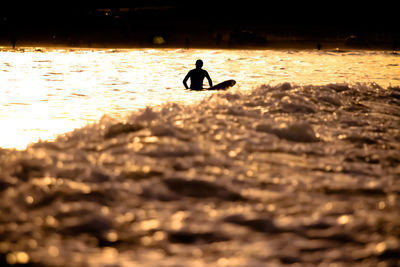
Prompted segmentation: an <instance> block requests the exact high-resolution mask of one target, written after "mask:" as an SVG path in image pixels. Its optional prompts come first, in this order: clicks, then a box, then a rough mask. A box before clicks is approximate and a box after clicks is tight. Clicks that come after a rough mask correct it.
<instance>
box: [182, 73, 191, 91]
mask: <svg viewBox="0 0 400 267" xmlns="http://www.w3.org/2000/svg"><path fill="white" fill-rule="evenodd" d="M189 77H190V71H189V72H188V74H186V76H185V79H183V85H184V86H185V88H186V89H189V86H188V85H187V83H186V82H187V80H188V79H189Z"/></svg>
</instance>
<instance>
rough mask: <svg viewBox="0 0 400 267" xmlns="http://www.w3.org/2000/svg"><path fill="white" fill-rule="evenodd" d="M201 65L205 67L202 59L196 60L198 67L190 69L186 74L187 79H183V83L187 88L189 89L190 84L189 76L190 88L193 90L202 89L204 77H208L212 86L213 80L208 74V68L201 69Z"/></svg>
mask: <svg viewBox="0 0 400 267" xmlns="http://www.w3.org/2000/svg"><path fill="white" fill-rule="evenodd" d="M201 67H203V61H202V60H201V59H198V60H197V61H196V68H195V69H192V70H190V71H189V72H188V74H186V76H185V79H183V85H184V86H185V88H186V89H189V86H188V85H187V83H186V82H187V80H188V79H189V78H190V89H192V90H202V89H203V80H204V78H207V80H208V84H209V85H210V87H212V80H211V78H210V75H208V72H207V71H206V70H203V69H201Z"/></svg>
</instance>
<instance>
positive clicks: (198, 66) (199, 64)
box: [196, 59, 203, 69]
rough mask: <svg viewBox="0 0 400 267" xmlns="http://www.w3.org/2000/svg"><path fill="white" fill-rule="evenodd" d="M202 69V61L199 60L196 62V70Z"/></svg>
mask: <svg viewBox="0 0 400 267" xmlns="http://www.w3.org/2000/svg"><path fill="white" fill-rule="evenodd" d="M201 67H203V61H202V60H201V59H198V60H196V69H201Z"/></svg>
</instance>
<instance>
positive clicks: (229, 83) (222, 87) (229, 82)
mask: <svg viewBox="0 0 400 267" xmlns="http://www.w3.org/2000/svg"><path fill="white" fill-rule="evenodd" d="M235 84H236V81H235V80H226V81H224V82H222V83H219V84H216V85H214V86H212V87H210V88H205V90H226V89H229V88H231V87H232V86H234V85H235Z"/></svg>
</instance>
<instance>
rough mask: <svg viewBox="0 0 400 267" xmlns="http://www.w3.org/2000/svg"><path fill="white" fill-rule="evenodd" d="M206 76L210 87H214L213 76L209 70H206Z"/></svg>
mask: <svg viewBox="0 0 400 267" xmlns="http://www.w3.org/2000/svg"><path fill="white" fill-rule="evenodd" d="M206 78H207V80H208V84H209V85H210V87H212V86H213V84H212V80H211V78H210V75H208V72H207V71H206Z"/></svg>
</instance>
